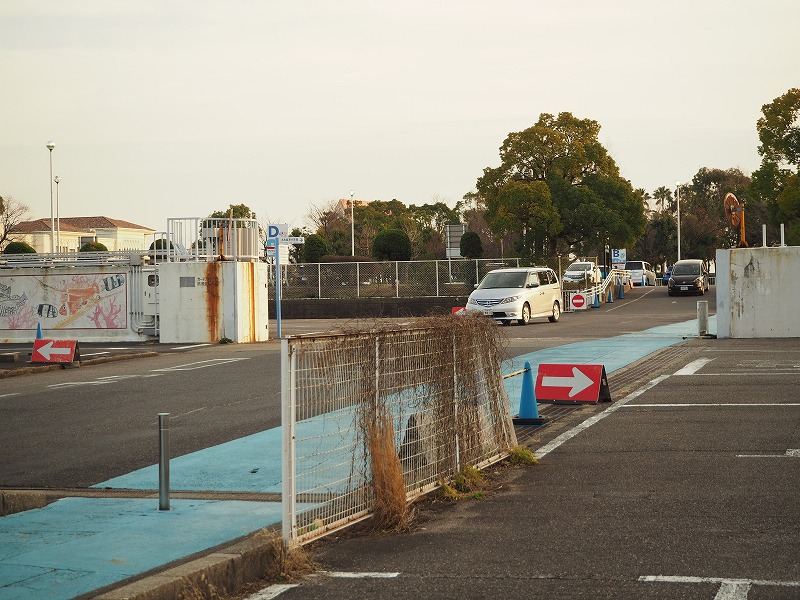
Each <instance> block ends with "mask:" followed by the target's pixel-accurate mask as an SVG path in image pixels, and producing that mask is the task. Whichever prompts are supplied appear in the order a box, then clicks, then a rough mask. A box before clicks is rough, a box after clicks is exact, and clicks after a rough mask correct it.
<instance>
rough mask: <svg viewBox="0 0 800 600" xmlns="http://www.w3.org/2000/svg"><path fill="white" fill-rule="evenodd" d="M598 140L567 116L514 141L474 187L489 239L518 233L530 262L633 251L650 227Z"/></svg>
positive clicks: (588, 124)
mask: <svg viewBox="0 0 800 600" xmlns="http://www.w3.org/2000/svg"><path fill="white" fill-rule="evenodd" d="M599 132H600V125H599V123H597V121H593V120H591V119H578V118H576V117H574V116H573V115H572V114H571V113H568V112H563V113H559V115H558V116H557V117H554V116H553V115H551V114H546V113H544V114H542V115H540V117H539V120H538V121H537V122H536V124H535V125H534V126H533V127H530V128H528V129H526V130H524V131H521V132H512V133H509V134H508V136H507V137H506V139H505V141H504V142H503V145H502V146H501V147H500V161H501V164H500V166H499V167H496V168H491V167H487V168H485V169H484V170H483V175H482V176H481V177H480V178H479V179H478V181H477V184H476V188H477V191H478V193H479V194H480V195H481V196H482V197H484V198H485V201H486V207H487V211H486V221H487V222H488V224H489V226H490V228H491V229H492V231H493V232H494V233H495V234H501V235H502V234H505V233H510V232H512V231H517V232H519V240H520V242H519V245H520V248H519V250H520V252H521V254H522V255H523V256H526V257H530V258H531V259H533V260H535V259H536V258H538V257H542V256H547V255H553V254H556V253H557V252H559V251H563V252H569V251H575V252H576V253H579V254H586V253H589V252H592V251H599V250H600V249H601V248H602V246H603V244H604V242H605V240H606V239H608V240H610V242H611V243H612V244H614V245H616V246H617V247H625V245H627V244H631V243H633V242H634V241H635V240H636V239H637V238H638V237H639V236H640V235H641V233H642V232H643V231H644V226H645V223H646V219H645V214H644V206H643V198H642V197H641V196H640V195H637V194H636V193H635V192H634V189H633V187H632V185H631V184H630V182H629V181H627V180H625V179H623V178H622V177H620V175H619V168H618V167H617V165H616V163H615V162H614V159H613V158H612V157H611V156H610V155H609V154H608V152H607V150H606V149H605V148H604V147H603V145H602V144H601V143H600V142H599V140H598V139H597V136H598V134H599Z"/></svg>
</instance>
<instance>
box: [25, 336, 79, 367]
mask: <svg viewBox="0 0 800 600" xmlns="http://www.w3.org/2000/svg"><path fill="white" fill-rule="evenodd" d="M80 359H81V356H80V351H79V350H78V342H77V340H44V339H38V340H33V352H31V362H48V363H71V362H74V361H76V360H80Z"/></svg>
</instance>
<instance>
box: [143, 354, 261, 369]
mask: <svg viewBox="0 0 800 600" xmlns="http://www.w3.org/2000/svg"><path fill="white" fill-rule="evenodd" d="M240 360H250V357H249V356H243V357H240V358H213V359H211V360H200V361H198V362H193V363H187V364H185V365H177V366H175V367H164V368H163V369H153V372H157V371H192V370H194V369H205V368H206V367H216V366H219V365H225V364H228V363H232V362H237V361H240Z"/></svg>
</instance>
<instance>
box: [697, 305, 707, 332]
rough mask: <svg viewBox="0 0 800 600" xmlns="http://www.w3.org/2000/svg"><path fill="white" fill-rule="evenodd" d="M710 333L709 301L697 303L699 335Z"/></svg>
mask: <svg viewBox="0 0 800 600" xmlns="http://www.w3.org/2000/svg"><path fill="white" fill-rule="evenodd" d="M707 333H708V300H698V301H697V335H699V336H700V337H702V336H704V335H706V334H707Z"/></svg>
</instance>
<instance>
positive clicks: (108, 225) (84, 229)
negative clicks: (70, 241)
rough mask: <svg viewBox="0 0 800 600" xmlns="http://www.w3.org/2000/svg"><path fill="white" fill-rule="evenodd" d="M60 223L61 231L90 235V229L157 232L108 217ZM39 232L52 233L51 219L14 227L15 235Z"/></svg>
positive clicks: (69, 218) (67, 218)
mask: <svg viewBox="0 0 800 600" xmlns="http://www.w3.org/2000/svg"><path fill="white" fill-rule="evenodd" d="M60 222H61V231H76V232H81V233H89V230H90V229H141V230H142V231H155V230H154V229H149V228H148V227H142V226H141V225H137V224H136V223H131V222H130V221H122V220H121V219H109V218H108V217H61V219H60ZM39 231H50V219H36V220H35V221H22V222H20V223H17V224H16V225H15V226H14V233H36V232H39Z"/></svg>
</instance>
